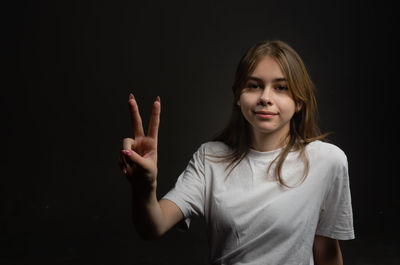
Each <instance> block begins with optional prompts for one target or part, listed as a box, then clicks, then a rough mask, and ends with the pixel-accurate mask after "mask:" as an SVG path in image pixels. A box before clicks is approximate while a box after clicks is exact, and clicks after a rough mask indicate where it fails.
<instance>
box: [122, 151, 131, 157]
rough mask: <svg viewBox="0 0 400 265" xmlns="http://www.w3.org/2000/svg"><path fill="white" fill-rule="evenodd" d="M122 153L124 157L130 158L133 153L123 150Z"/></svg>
mask: <svg viewBox="0 0 400 265" xmlns="http://www.w3.org/2000/svg"><path fill="white" fill-rule="evenodd" d="M122 153H123V154H124V155H128V156H130V155H131V151H129V150H122Z"/></svg>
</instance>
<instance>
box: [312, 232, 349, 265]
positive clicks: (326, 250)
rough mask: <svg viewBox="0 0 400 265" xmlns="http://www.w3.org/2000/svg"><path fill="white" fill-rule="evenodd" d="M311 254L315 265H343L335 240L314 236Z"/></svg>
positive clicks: (337, 243)
mask: <svg viewBox="0 0 400 265" xmlns="http://www.w3.org/2000/svg"><path fill="white" fill-rule="evenodd" d="M313 254H314V264H315V265H343V259H342V252H341V251H340V246H339V242H338V240H337V239H333V238H329V237H324V236H318V235H316V236H315V238H314V245H313Z"/></svg>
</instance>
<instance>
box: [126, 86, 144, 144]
mask: <svg viewBox="0 0 400 265" xmlns="http://www.w3.org/2000/svg"><path fill="white" fill-rule="evenodd" d="M128 104H129V110H130V112H131V118H132V125H133V133H134V135H135V137H138V136H144V130H143V124H142V118H141V117H140V113H139V107H138V105H137V102H136V99H135V97H134V96H133V94H132V93H131V94H129V101H128Z"/></svg>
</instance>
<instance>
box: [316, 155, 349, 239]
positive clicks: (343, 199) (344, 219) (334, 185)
mask: <svg viewBox="0 0 400 265" xmlns="http://www.w3.org/2000/svg"><path fill="white" fill-rule="evenodd" d="M343 156H344V157H343ZM343 156H342V157H341V159H340V163H339V164H340V165H339V166H337V167H336V168H335V170H333V172H334V176H333V178H332V182H331V184H330V186H328V189H329V190H328V192H327V194H326V196H325V199H324V201H323V204H322V209H321V213H320V218H319V222H318V226H317V230H316V234H317V235H321V236H325V237H330V238H334V239H338V240H349V239H354V238H355V235H354V228H353V212H352V207H351V195H350V183H349V174H348V164H347V158H346V156H345V155H344V154H343Z"/></svg>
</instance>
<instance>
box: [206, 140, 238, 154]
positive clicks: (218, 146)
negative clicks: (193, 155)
mask: <svg viewBox="0 0 400 265" xmlns="http://www.w3.org/2000/svg"><path fill="white" fill-rule="evenodd" d="M200 149H201V150H202V152H204V154H205V155H217V156H219V155H226V154H228V153H229V152H231V148H230V147H229V146H228V145H227V144H225V143H224V142H220V141H208V142H205V143H203V144H202V145H201V146H200Z"/></svg>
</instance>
